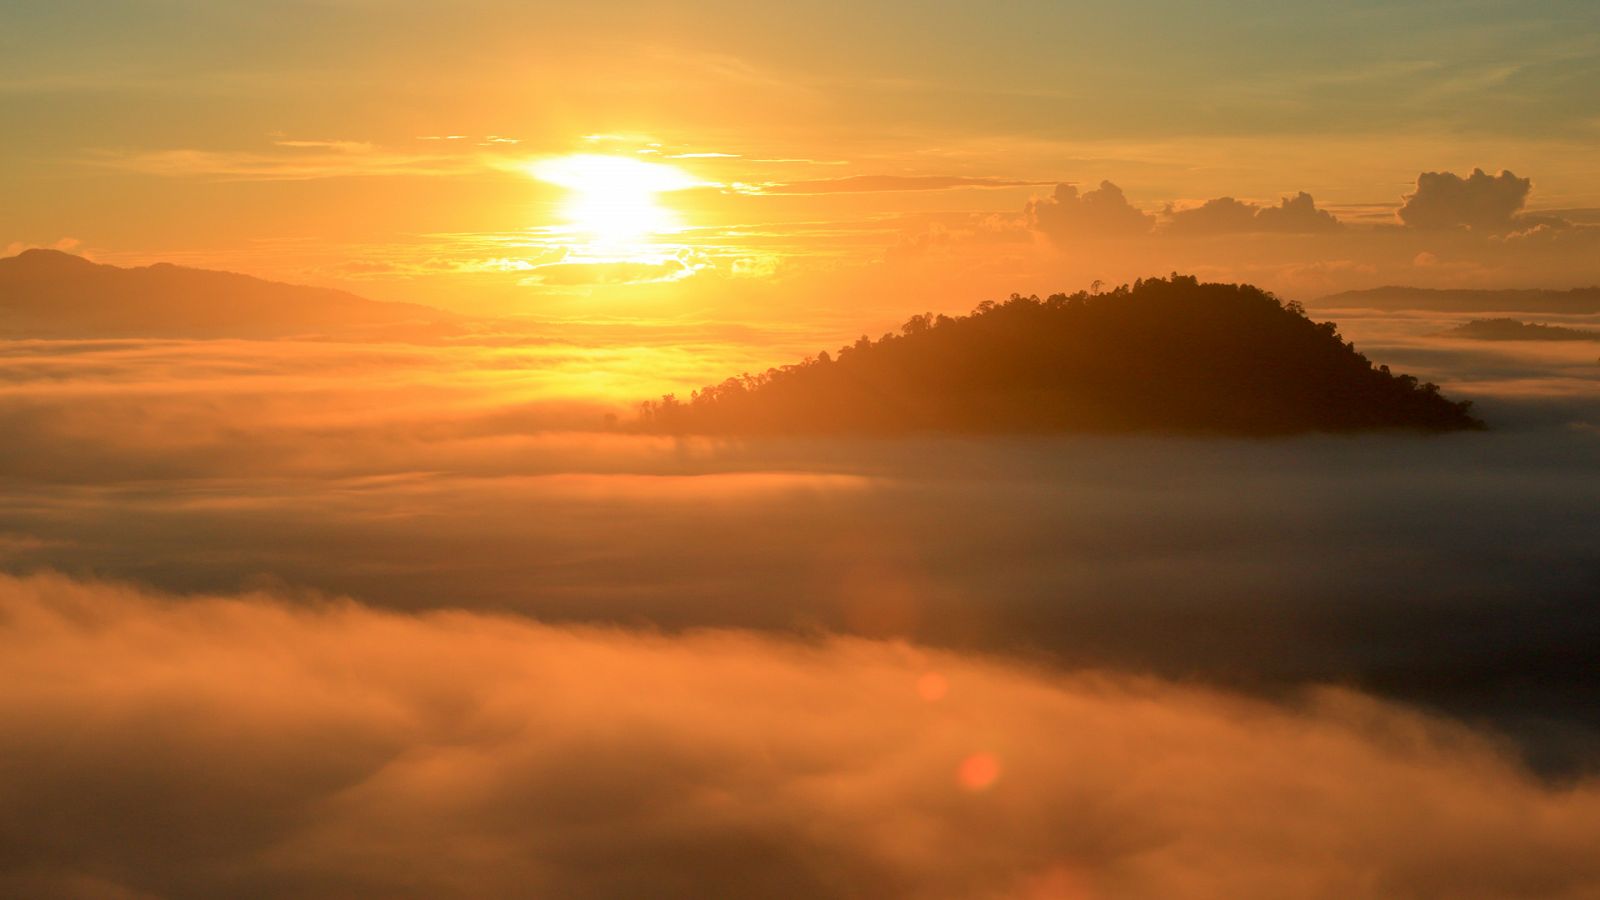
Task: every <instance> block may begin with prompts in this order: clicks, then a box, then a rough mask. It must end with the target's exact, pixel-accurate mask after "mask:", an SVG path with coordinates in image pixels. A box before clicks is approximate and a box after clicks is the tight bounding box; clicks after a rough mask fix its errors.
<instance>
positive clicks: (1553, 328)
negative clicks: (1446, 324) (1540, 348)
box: [1445, 319, 1600, 341]
mask: <svg viewBox="0 0 1600 900" xmlns="http://www.w3.org/2000/svg"><path fill="white" fill-rule="evenodd" d="M1445 333H1446V334H1448V335H1450V336H1452V337H1463V338H1471V339H1473V340H1476V341H1600V331H1589V330H1585V329H1582V328H1563V327H1561V326H1560V325H1541V324H1539V323H1537V322H1519V321H1517V320H1516V319H1473V320H1472V321H1471V322H1468V323H1467V324H1465V325H1458V326H1456V327H1455V328H1452V329H1450V330H1449V331H1447V332H1445Z"/></svg>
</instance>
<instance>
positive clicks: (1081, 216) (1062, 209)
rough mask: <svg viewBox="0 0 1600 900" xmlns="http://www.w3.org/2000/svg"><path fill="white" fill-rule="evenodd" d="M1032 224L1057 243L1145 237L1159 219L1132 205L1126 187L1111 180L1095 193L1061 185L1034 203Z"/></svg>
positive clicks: (1029, 214)
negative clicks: (1125, 192) (1117, 237)
mask: <svg viewBox="0 0 1600 900" xmlns="http://www.w3.org/2000/svg"><path fill="white" fill-rule="evenodd" d="M1026 212H1027V217H1028V224H1029V225H1030V226H1031V227H1032V228H1034V229H1035V230H1036V231H1039V232H1041V233H1043V234H1044V235H1045V236H1046V237H1048V238H1050V239H1051V240H1052V241H1055V242H1057V243H1066V242H1069V241H1073V240H1078V239H1083V238H1094V237H1113V236H1120V235H1134V234H1145V233H1146V232H1148V231H1150V229H1151V228H1153V227H1154V226H1155V217H1154V216H1151V215H1149V214H1148V213H1145V212H1144V211H1142V210H1140V209H1139V208H1138V207H1136V206H1134V205H1133V204H1131V203H1129V202H1128V198H1127V197H1126V196H1124V195H1123V193H1122V188H1119V187H1117V186H1116V185H1114V184H1112V183H1111V182H1109V181H1102V182H1100V186H1099V187H1098V188H1095V189H1094V190H1092V191H1086V192H1083V193H1081V194H1080V193H1079V192H1078V188H1077V186H1076V185H1072V184H1058V185H1056V188H1055V192H1054V193H1053V194H1051V196H1049V197H1044V198H1039V199H1034V200H1030V201H1029V202H1028V206H1027V209H1026Z"/></svg>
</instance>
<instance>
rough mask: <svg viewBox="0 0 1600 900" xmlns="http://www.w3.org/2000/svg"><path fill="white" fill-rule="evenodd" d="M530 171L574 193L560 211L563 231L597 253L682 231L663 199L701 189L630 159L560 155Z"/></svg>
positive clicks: (679, 174)
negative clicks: (668, 193)
mask: <svg viewBox="0 0 1600 900" xmlns="http://www.w3.org/2000/svg"><path fill="white" fill-rule="evenodd" d="M528 170H529V172H530V173H531V174H532V175H533V176H534V177H535V178H538V179H539V180H541V181H545V182H548V183H550V184H554V185H558V186H560V187H563V188H566V189H567V190H568V191H569V192H570V197H569V198H568V199H567V202H566V204H565V205H564V206H563V207H562V216H563V217H564V218H565V220H566V226H565V229H564V230H567V231H571V232H574V233H576V234H579V235H582V236H583V237H584V238H586V239H587V240H588V241H589V243H590V244H591V245H593V246H595V247H598V248H605V247H623V246H627V245H630V244H637V243H640V242H643V241H646V240H648V239H649V238H651V237H652V236H653V235H657V234H668V233H671V232H674V231H678V230H681V229H682V227H683V226H682V223H681V222H680V221H679V219H678V216H677V214H676V213H674V212H673V211H672V210H671V209H669V208H667V207H666V206H664V205H662V203H661V202H660V199H659V198H660V195H661V194H664V193H667V192H669V191H681V190H684V189H685V188H692V187H699V186H701V185H702V184H703V182H700V181H698V180H696V179H695V178H694V177H693V176H691V175H690V174H689V173H687V172H685V171H683V170H682V169H679V168H676V167H674V166H669V165H665V164H663V163H652V162H644V161H643V160H638V159H631V158H629V157H626V156H604V155H600V154H576V155H573V156H559V157H554V158H551V159H546V160H541V161H539V162H536V163H533V164H532V165H530V166H529V169H528Z"/></svg>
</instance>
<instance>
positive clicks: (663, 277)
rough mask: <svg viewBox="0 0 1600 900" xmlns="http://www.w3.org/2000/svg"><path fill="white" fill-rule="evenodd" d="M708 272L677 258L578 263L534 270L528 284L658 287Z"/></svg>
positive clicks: (697, 262) (698, 264)
mask: <svg viewBox="0 0 1600 900" xmlns="http://www.w3.org/2000/svg"><path fill="white" fill-rule="evenodd" d="M704 268H705V263H704V261H703V260H688V261H686V260H683V259H678V258H676V257H673V258H670V259H664V260H661V261H659V262H636V261H574V262H556V263H546V264H544V265H540V266H534V267H532V270H531V274H529V276H528V277H527V278H526V279H524V280H523V282H522V283H524V284H542V285H551V286H578V285H587V284H654V283H657V282H663V281H679V280H681V279H684V278H688V277H689V276H691V275H693V274H694V273H696V272H698V271H700V270H702V269H704Z"/></svg>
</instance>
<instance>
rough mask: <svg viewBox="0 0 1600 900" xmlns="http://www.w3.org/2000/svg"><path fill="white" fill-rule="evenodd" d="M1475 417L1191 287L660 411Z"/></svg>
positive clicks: (1287, 319)
mask: <svg viewBox="0 0 1600 900" xmlns="http://www.w3.org/2000/svg"><path fill="white" fill-rule="evenodd" d="M1469 406H1470V402H1453V401H1451V400H1448V399H1446V398H1445V397H1443V396H1442V395H1441V394H1440V393H1439V389H1438V387H1437V386H1436V385H1433V384H1420V383H1418V381H1417V379H1416V378H1413V377H1411V376H1409V375H1396V374H1393V373H1391V372H1390V371H1389V369H1388V367H1387V366H1379V367H1376V368H1375V367H1374V366H1373V365H1372V363H1371V362H1370V361H1369V360H1368V359H1367V358H1366V357H1365V356H1363V355H1361V354H1360V353H1357V352H1356V350H1355V348H1354V347H1353V346H1352V345H1350V344H1349V343H1347V342H1345V341H1344V340H1342V339H1341V338H1340V337H1339V334H1338V332H1337V329H1336V327H1335V326H1334V324H1333V323H1331V322H1323V323H1316V322H1312V321H1311V320H1310V319H1308V318H1307V317H1306V315H1305V311H1304V310H1303V309H1302V308H1301V307H1300V306H1299V304H1297V303H1292V302H1291V303H1282V302H1280V301H1279V300H1278V299H1277V298H1276V297H1274V296H1272V295H1271V294H1269V293H1266V292H1264V291H1261V290H1259V289H1257V288H1254V287H1251V286H1249V285H1233V284H1201V283H1200V282H1199V280H1198V279H1196V278H1194V277H1191V276H1182V275H1177V274H1174V275H1173V276H1171V277H1170V278H1158V279H1150V280H1143V281H1138V282H1135V283H1134V284H1132V285H1123V286H1122V287H1119V288H1116V289H1115V290H1111V291H1108V292H1104V293H1088V292H1081V291H1080V292H1079V293H1076V294H1070V295H1069V294H1055V295H1053V296H1050V297H1048V298H1046V299H1043V300H1041V299H1039V298H1038V297H1022V296H1017V295H1012V297H1011V298H1010V299H1009V300H1007V301H1005V302H1003V303H995V302H992V301H986V302H984V303H982V304H980V305H979V306H978V307H977V308H976V309H975V310H974V311H973V312H972V313H971V314H970V315H967V316H960V317H954V318H952V317H950V316H945V315H932V314H927V315H921V316H914V317H912V318H911V319H910V320H909V321H907V322H906V323H905V325H904V326H903V327H902V328H901V330H900V333H899V334H885V335H883V336H882V337H881V338H879V339H878V340H876V341H874V340H871V339H870V338H868V337H866V336H865V335H863V336H862V337H861V338H860V339H859V340H857V341H856V342H855V343H854V344H852V345H850V346H846V347H841V348H840V349H839V351H838V352H837V354H829V353H826V352H824V353H821V354H819V355H817V356H816V357H813V358H807V359H806V360H804V361H803V362H801V363H799V364H796V365H789V366H784V367H782V368H776V369H769V370H767V371H766V372H764V373H761V374H758V375H750V374H744V375H741V376H738V377H735V378H729V379H727V380H726V381H724V382H722V383H721V384H716V385H711V386H709V387H706V388H703V389H701V390H698V391H695V392H694V393H693V394H691V395H690V397H689V399H688V400H687V401H682V400H679V399H677V397H675V396H672V395H668V396H665V397H663V398H661V400H659V401H652V402H647V403H644V404H643V405H642V407H641V410H640V419H639V424H640V427H642V428H644V429H646V430H651V431H662V432H673V433H862V434H874V433H876V434H885V433H904V432H912V431H944V432H983V433H992V432H1059V431H1094V432H1131V431H1169V432H1184V433H1218V434H1240V435H1277V434H1292V433H1297V432H1308V431H1330V432H1341V431H1358V430H1368V429H1401V428H1403V429H1421V430H1427V431H1447V430H1454V429H1465V428H1481V427H1483V424H1482V423H1481V422H1479V421H1478V420H1477V419H1475V418H1473V416H1472V415H1471V414H1470V412H1469V411H1468V410H1469Z"/></svg>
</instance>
